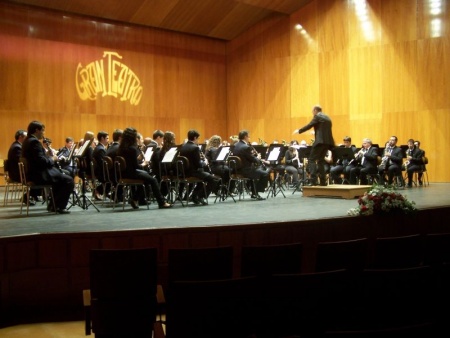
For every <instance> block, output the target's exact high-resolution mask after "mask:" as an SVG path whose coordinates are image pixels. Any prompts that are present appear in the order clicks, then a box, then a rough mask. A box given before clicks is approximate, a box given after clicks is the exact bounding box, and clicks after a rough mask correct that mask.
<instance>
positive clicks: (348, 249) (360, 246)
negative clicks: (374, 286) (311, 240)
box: [316, 238, 368, 272]
mask: <svg viewBox="0 0 450 338" xmlns="http://www.w3.org/2000/svg"><path fill="white" fill-rule="evenodd" d="M367 264H368V239H367V238H358V239H353V240H348V241H336V242H319V243H318V244H317V249H316V271H318V272H320V271H332V270H339V269H348V270H352V271H361V270H363V269H364V268H366V267H367Z"/></svg>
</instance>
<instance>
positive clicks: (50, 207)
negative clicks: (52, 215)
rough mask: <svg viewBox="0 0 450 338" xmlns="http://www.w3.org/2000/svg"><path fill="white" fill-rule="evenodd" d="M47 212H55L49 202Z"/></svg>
mask: <svg viewBox="0 0 450 338" xmlns="http://www.w3.org/2000/svg"><path fill="white" fill-rule="evenodd" d="M47 211H48V212H55V208H53V203H51V201H49V202H48V205H47Z"/></svg>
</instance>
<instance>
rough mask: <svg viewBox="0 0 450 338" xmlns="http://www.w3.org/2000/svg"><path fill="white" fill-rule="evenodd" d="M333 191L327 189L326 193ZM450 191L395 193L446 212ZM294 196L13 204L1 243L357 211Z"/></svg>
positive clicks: (3, 220)
mask: <svg viewBox="0 0 450 338" xmlns="http://www.w3.org/2000/svg"><path fill="white" fill-rule="evenodd" d="M332 187H333V185H330V186H329V187H328V188H332ZM320 188H327V187H320ZM305 189H306V188H305ZM363 190H364V189H363ZM3 191H4V188H2V190H1V195H0V201H1V202H2V203H3ZM449 191H450V184H448V183H432V184H430V186H427V187H413V188H411V189H403V190H399V192H401V193H402V194H404V195H406V197H407V198H408V199H409V200H411V201H414V202H416V206H417V208H418V209H424V208H432V207H437V206H450V194H449ZM292 192H293V190H292V189H291V190H285V191H284V195H285V196H286V198H284V197H283V195H282V194H281V193H278V194H277V195H276V196H275V197H268V198H267V199H266V200H265V201H256V200H251V199H250V196H248V195H246V196H245V198H244V199H243V200H240V201H239V200H238V199H237V198H236V203H234V202H233V200H232V199H231V198H228V199H227V200H225V201H223V202H222V201H219V200H217V202H216V203H214V200H215V197H214V196H211V197H210V198H209V200H208V202H209V205H207V206H197V205H193V204H189V206H188V207H182V206H181V204H180V203H179V202H177V203H176V204H175V205H174V207H173V208H171V209H168V210H160V209H158V207H157V205H156V204H151V205H150V210H147V209H146V208H145V207H143V206H141V207H140V209H139V210H132V209H131V207H130V206H129V205H126V206H125V211H124V212H123V211H122V206H121V205H120V206H117V207H116V208H115V210H113V208H112V206H102V205H101V203H100V202H95V203H96V206H97V207H98V209H99V210H100V212H97V210H96V209H95V208H94V207H93V206H90V207H89V208H88V209H87V210H83V209H82V208H80V207H78V206H73V207H72V208H71V209H70V211H71V214H70V215H55V214H50V213H48V212H47V211H46V209H45V206H44V205H41V204H39V203H38V204H37V205H36V206H32V207H30V215H29V216H28V217H26V208H24V213H23V215H20V213H19V210H20V205H19V204H18V203H17V202H16V203H13V204H10V205H8V206H7V207H3V206H2V207H0V237H9V236H23V235H31V234H49V233H83V232H103V231H124V230H125V231H127V230H149V229H180V228H193V227H216V226H228V225H245V224H263V223H277V222H282V223H283V222H296V221H302V220H317V219H322V218H339V217H346V216H347V210H348V209H350V208H354V207H356V206H357V199H356V198H353V199H342V198H337V197H304V196H303V194H302V193H301V192H299V191H297V192H295V193H294V194H292ZM262 195H263V196H264V197H266V196H267V194H262Z"/></svg>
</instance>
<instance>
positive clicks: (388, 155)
mask: <svg viewBox="0 0 450 338" xmlns="http://www.w3.org/2000/svg"><path fill="white" fill-rule="evenodd" d="M402 162H403V152H402V149H401V148H400V147H397V136H391V137H390V138H389V143H388V145H387V146H386V148H385V149H384V155H383V159H382V160H381V163H382V164H383V165H381V164H380V166H379V167H378V174H379V175H380V177H381V182H380V184H382V185H384V184H385V180H386V179H385V173H387V176H388V182H387V184H388V185H392V183H393V180H394V177H395V176H400V177H401V173H402ZM400 185H401V186H402V185H403V180H402V182H401V184H400Z"/></svg>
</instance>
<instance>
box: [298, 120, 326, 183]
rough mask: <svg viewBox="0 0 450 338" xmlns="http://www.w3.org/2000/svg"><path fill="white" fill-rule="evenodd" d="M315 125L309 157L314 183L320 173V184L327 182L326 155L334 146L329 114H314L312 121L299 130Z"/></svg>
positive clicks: (303, 130) (299, 131) (305, 129)
mask: <svg viewBox="0 0 450 338" xmlns="http://www.w3.org/2000/svg"><path fill="white" fill-rule="evenodd" d="M313 127H314V135H315V136H314V137H315V139H314V144H313V146H312V149H311V153H310V155H309V158H308V164H309V172H310V174H311V180H312V182H313V184H317V173H319V177H320V184H326V183H325V182H326V172H325V156H326V155H327V151H328V150H330V149H332V148H333V147H334V139H333V133H332V131H331V127H332V122H331V119H330V118H329V117H328V115H325V114H324V113H322V112H319V113H317V114H316V115H314V117H313V119H312V120H311V122H309V123H308V124H307V125H306V126H304V127H303V128H300V129H299V130H298V133H299V134H301V133H303V132H305V131H307V130H309V129H311V128H313Z"/></svg>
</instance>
